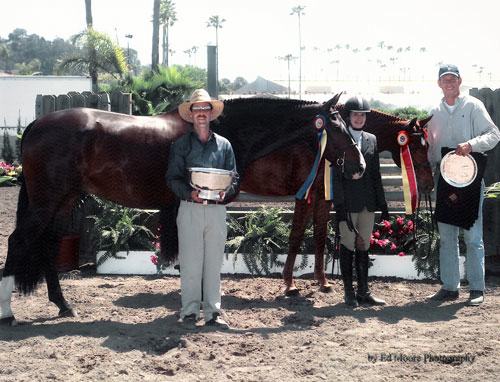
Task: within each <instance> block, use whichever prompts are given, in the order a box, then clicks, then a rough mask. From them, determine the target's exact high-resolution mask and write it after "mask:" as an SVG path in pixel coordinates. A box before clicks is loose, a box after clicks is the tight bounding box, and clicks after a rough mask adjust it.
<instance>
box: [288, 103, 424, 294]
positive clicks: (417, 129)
mask: <svg viewBox="0 0 500 382" xmlns="http://www.w3.org/2000/svg"><path fill="white" fill-rule="evenodd" d="M336 109H337V110H339V111H340V112H341V115H343V117H344V119H346V117H347V116H346V115H345V114H344V110H343V106H342V105H340V104H339V105H337V107H336ZM430 119H431V117H429V118H426V119H424V120H420V121H418V120H416V119H413V120H411V121H408V120H405V119H401V118H398V117H395V116H392V115H389V114H386V113H382V112H379V111H376V110H372V111H371V113H367V121H366V127H365V130H366V131H368V132H370V133H372V134H374V135H375V136H376V137H377V143H378V150H379V152H381V151H389V152H390V153H391V155H392V158H393V160H394V162H395V163H396V164H397V165H398V166H399V167H401V163H400V154H399V153H400V146H399V144H398V141H397V135H398V133H399V132H400V131H406V132H407V133H408V136H409V148H410V152H411V156H412V161H413V165H414V169H415V176H416V179H417V184H418V190H419V193H421V194H427V195H428V194H429V193H430V192H431V190H432V189H433V187H434V181H433V177H432V170H431V167H430V165H429V162H428V160H427V149H428V144H427V141H426V140H425V133H424V127H425V125H426V124H427V122H428V121H429V120H430ZM308 161H309V164H307V162H308ZM302 165H304V166H306V167H307V166H311V165H312V158H308V159H307V160H306V159H305V158H303V160H302ZM322 175H323V172H322V171H319V172H318V177H317V178H316V180H315V182H314V184H313V189H312V192H311V198H310V200H308V201H304V200H297V201H296V202H295V209H294V215H293V223H292V229H291V232H290V239H289V248H288V256H287V259H286V262H285V267H284V269H283V279H284V281H285V294H286V295H288V296H292V295H297V294H298V293H299V290H298V289H297V287H296V285H295V282H294V280H293V267H294V264H295V259H296V257H297V254H298V252H299V249H300V245H301V243H302V241H303V237H304V232H305V229H306V228H307V225H308V223H309V222H310V221H311V218H312V221H313V228H314V243H315V263H314V276H315V279H316V280H317V281H318V283H319V285H320V290H321V291H324V292H329V291H330V290H331V286H330V284H329V282H328V279H327V277H326V274H325V262H324V250H325V244H326V236H327V224H328V221H329V219H330V215H329V213H330V209H331V206H332V203H331V202H329V201H325V198H324V187H323V176H322Z"/></svg>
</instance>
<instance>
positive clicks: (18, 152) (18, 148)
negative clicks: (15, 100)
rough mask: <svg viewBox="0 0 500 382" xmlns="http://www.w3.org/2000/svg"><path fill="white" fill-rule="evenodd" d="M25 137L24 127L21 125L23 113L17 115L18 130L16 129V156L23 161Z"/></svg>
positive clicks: (19, 160)
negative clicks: (22, 153) (22, 148)
mask: <svg viewBox="0 0 500 382" xmlns="http://www.w3.org/2000/svg"><path fill="white" fill-rule="evenodd" d="M22 138H23V128H22V126H21V113H19V116H18V117H17V130H16V158H17V161H18V162H21V139H22Z"/></svg>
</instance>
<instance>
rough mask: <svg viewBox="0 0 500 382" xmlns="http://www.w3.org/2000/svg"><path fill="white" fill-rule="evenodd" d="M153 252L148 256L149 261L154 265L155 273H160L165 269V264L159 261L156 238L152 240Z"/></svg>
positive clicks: (158, 246)
mask: <svg viewBox="0 0 500 382" xmlns="http://www.w3.org/2000/svg"><path fill="white" fill-rule="evenodd" d="M152 245H153V248H154V253H153V254H152V255H151V256H150V257H149V259H150V260H151V262H152V263H153V264H154V265H155V266H156V273H157V274H159V275H162V274H163V272H164V271H165V270H166V269H167V264H165V263H164V262H162V261H161V257H160V251H161V250H160V241H159V239H156V240H155V241H153V242H152Z"/></svg>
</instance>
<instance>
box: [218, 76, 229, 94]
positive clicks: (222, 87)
mask: <svg viewBox="0 0 500 382" xmlns="http://www.w3.org/2000/svg"><path fill="white" fill-rule="evenodd" d="M219 92H220V93H222V94H229V93H230V92H231V80H229V79H228V78H223V79H221V80H220V81H219Z"/></svg>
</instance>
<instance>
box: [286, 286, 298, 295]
mask: <svg viewBox="0 0 500 382" xmlns="http://www.w3.org/2000/svg"><path fill="white" fill-rule="evenodd" d="M298 295H300V291H299V290H298V289H297V288H290V289H287V290H285V296H286V297H296V296H298Z"/></svg>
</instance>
